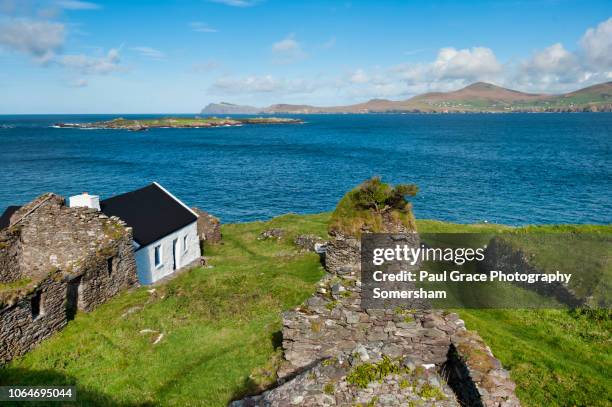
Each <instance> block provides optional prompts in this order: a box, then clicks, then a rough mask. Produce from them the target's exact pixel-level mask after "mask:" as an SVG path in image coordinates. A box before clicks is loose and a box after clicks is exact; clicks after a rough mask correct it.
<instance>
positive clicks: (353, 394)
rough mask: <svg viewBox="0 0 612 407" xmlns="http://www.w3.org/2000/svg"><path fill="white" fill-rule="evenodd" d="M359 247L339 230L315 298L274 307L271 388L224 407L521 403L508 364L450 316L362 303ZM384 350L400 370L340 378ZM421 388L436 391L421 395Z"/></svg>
mask: <svg viewBox="0 0 612 407" xmlns="http://www.w3.org/2000/svg"><path fill="white" fill-rule="evenodd" d="M360 249H361V245H360V241H359V240H357V239H354V238H350V237H348V238H347V237H344V236H336V238H335V239H332V240H331V241H330V242H329V243H328V244H327V251H326V254H325V265H326V269H327V271H328V272H329V274H328V275H327V276H325V277H324V278H323V280H322V281H321V282H320V283H319V286H318V289H317V292H316V293H315V295H313V296H312V297H311V298H309V299H308V300H307V301H306V302H305V303H303V304H302V305H301V306H300V307H299V308H297V309H295V310H292V311H287V312H285V313H283V328H282V335H283V345H282V346H283V351H284V360H283V362H282V363H281V366H280V368H279V371H278V377H279V380H278V386H277V387H275V388H272V389H270V390H267V391H265V392H264V393H262V394H260V395H256V396H250V397H246V398H244V399H242V400H237V401H234V402H233V403H232V404H231V406H232V407H253V406H292V405H293V406H354V405H360V404H361V405H389V406H392V405H421V406H437V407H441V406H459V405H466V406H477V407H480V406H484V407H517V406H520V402H519V400H518V398H517V397H516V395H515V392H514V390H515V384H514V382H513V381H512V380H511V379H510V375H509V373H508V371H506V370H505V369H503V367H502V365H501V363H500V362H499V360H497V359H496V358H495V357H494V356H493V353H492V352H491V350H490V348H489V347H488V346H487V345H486V344H485V343H484V341H483V340H482V338H480V336H479V335H478V334H477V333H475V332H472V331H468V330H466V328H465V324H464V322H463V321H462V320H461V319H460V318H459V316H458V315H457V314H455V313H449V312H444V311H440V310H426V309H419V310H405V309H402V310H400V309H398V310H389V309H386V310H385V309H383V310H377V309H366V310H364V309H363V308H361V306H360V301H361V300H360V293H361V281H360V277H359V275H360V268H361V267H360ZM385 357H387V358H390V359H392V360H395V361H399V362H397V363H400V364H401V366H402V368H403V369H404V370H401V373H399V374H390V375H389V376H388V377H386V378H385V379H384V380H382V381H380V382H372V383H370V384H368V386H367V388H364V389H361V388H359V387H356V386H355V385H352V384H350V383H348V381H347V375H349V373H350V372H351V371H352V369H354V368H355V366H359V365H360V364H361V363H364V361H367V362H368V363H378V362H380V361H381V360H383V358H385ZM406 372H409V373H406ZM405 383H409V385H408V386H406V385H405ZM426 388H427V389H430V390H431V389H432V388H436V389H437V390H436V391H437V392H438V394H439V397H438V398H432V397H427V396H424V394H425V393H424V392H423V391H424V389H426ZM368 403H370V404H368Z"/></svg>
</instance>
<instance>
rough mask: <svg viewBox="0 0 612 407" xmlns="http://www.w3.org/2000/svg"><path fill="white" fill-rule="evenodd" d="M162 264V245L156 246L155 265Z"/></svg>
mask: <svg viewBox="0 0 612 407" xmlns="http://www.w3.org/2000/svg"><path fill="white" fill-rule="evenodd" d="M159 266H161V245H157V246H155V267H159Z"/></svg>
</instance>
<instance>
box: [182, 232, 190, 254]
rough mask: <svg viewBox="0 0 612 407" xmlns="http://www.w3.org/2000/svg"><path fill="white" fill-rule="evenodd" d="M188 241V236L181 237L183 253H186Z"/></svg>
mask: <svg viewBox="0 0 612 407" xmlns="http://www.w3.org/2000/svg"><path fill="white" fill-rule="evenodd" d="M188 239H189V236H187V235H185V236H183V251H184V252H186V251H187V249H188V247H187V241H188Z"/></svg>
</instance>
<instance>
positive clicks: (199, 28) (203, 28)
mask: <svg viewBox="0 0 612 407" xmlns="http://www.w3.org/2000/svg"><path fill="white" fill-rule="evenodd" d="M189 25H190V26H191V29H192V30H193V31H195V32H198V33H216V32H217V29H216V28H212V27H211V26H209V25H208V24H206V23H203V22H201V21H194V22H192V23H190V24H189Z"/></svg>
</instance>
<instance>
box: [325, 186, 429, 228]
mask: <svg viewBox="0 0 612 407" xmlns="http://www.w3.org/2000/svg"><path fill="white" fill-rule="evenodd" d="M417 190H418V188H417V187H416V185H407V184H400V185H396V186H395V187H392V186H391V185H389V184H386V183H384V182H382V181H381V180H380V178H379V177H374V178H371V179H369V180H367V181H365V182H363V183H362V184H360V185H359V186H357V187H356V188H354V189H353V190H351V191H349V192H348V193H347V194H346V195H345V196H344V197H343V198H342V199H341V200H340V202H338V206H336V210H335V211H334V212H333V213H332V215H331V219H330V222H329V233H330V234H331V235H335V234H342V235H345V236H354V237H360V236H361V233H362V232H365V231H368V232H371V233H379V232H395V231H397V230H393V226H394V225H403V226H405V227H406V228H407V229H408V230H416V223H415V218H414V215H413V214H412V205H411V204H410V202H408V201H406V198H405V197H406V196H414V195H416V193H417ZM390 228H391V229H390Z"/></svg>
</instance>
